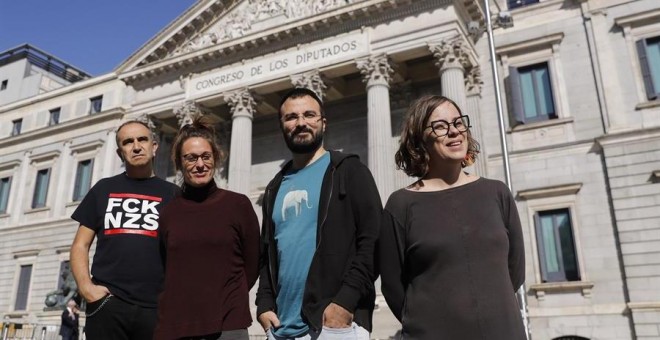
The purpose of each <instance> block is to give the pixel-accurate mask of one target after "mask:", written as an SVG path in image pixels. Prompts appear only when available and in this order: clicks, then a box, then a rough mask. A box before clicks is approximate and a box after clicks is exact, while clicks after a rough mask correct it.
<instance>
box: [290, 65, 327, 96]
mask: <svg viewBox="0 0 660 340" xmlns="http://www.w3.org/2000/svg"><path fill="white" fill-rule="evenodd" d="M290 78H291V83H292V84H293V87H304V88H306V89H310V90H312V91H314V93H316V95H317V96H318V97H319V99H321V100H323V97H324V96H325V89H326V88H327V86H326V84H325V83H326V82H325V80H324V79H323V78H324V77H323V76H321V73H320V72H319V70H318V69H315V70H311V71H309V72H304V73H298V74H292V75H291V76H290Z"/></svg>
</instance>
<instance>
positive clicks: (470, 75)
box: [465, 65, 484, 96]
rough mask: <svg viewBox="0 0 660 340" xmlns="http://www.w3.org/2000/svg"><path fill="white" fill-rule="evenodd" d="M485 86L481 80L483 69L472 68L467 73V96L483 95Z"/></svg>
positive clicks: (477, 66) (478, 67)
mask: <svg viewBox="0 0 660 340" xmlns="http://www.w3.org/2000/svg"><path fill="white" fill-rule="evenodd" d="M483 84H484V82H483V80H482V79H481V67H480V66H479V65H476V66H472V67H471V68H470V69H469V70H468V71H467V72H466V73H465V91H466V92H467V95H468V96H470V95H475V94H479V93H481V86H482V85H483Z"/></svg>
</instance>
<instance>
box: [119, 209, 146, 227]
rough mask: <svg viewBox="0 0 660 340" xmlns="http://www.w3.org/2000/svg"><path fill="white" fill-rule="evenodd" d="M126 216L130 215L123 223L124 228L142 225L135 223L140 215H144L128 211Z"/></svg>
mask: <svg viewBox="0 0 660 340" xmlns="http://www.w3.org/2000/svg"><path fill="white" fill-rule="evenodd" d="M125 216H126V217H128V221H126V222H124V224H123V227H124V228H133V229H139V228H140V225H139V224H137V223H135V221H137V220H138V219H139V218H140V217H142V215H140V214H131V213H127V214H126V215H125Z"/></svg>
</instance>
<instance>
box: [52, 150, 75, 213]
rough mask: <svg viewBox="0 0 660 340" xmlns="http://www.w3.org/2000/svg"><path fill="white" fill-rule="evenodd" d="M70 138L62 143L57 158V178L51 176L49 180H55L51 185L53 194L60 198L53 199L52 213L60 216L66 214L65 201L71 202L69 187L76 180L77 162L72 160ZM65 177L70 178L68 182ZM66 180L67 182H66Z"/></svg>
mask: <svg viewBox="0 0 660 340" xmlns="http://www.w3.org/2000/svg"><path fill="white" fill-rule="evenodd" d="M71 144H72V141H71V140H67V141H65V142H64V143H62V152H61V153H60V157H59V159H58V162H59V169H58V170H59V171H58V172H59V173H58V176H57V178H54V177H51V181H53V180H55V181H57V183H55V185H54V186H53V194H55V195H57V197H58V198H60V199H55V200H53V201H52V202H53V210H52V211H53V215H54V216H62V215H65V214H66V207H65V203H66V202H71V201H72V200H73V196H72V195H71V194H70V193H69V188H71V187H73V184H74V183H75V181H76V176H77V174H76V172H77V171H78V167H77V164H76V163H75V162H72V161H73V160H74V159H73V152H72V150H71ZM56 166H58V165H57V162H56V163H55V164H53V166H52V169H54V168H55V167H56ZM67 178H69V179H72V180H71V181H70V182H69V181H67ZM67 182H68V183H67ZM62 198H63V199H62Z"/></svg>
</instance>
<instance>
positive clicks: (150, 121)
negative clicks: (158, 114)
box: [135, 113, 160, 131]
mask: <svg viewBox="0 0 660 340" xmlns="http://www.w3.org/2000/svg"><path fill="white" fill-rule="evenodd" d="M135 120H137V121H139V122H142V123H145V124H147V126H148V127H149V130H151V131H156V129H157V128H158V125H160V124H159V123H158V122H156V121H154V120H153V119H152V118H151V116H150V115H149V114H148V113H144V114H141V115H140V116H139V117H137V118H135Z"/></svg>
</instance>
